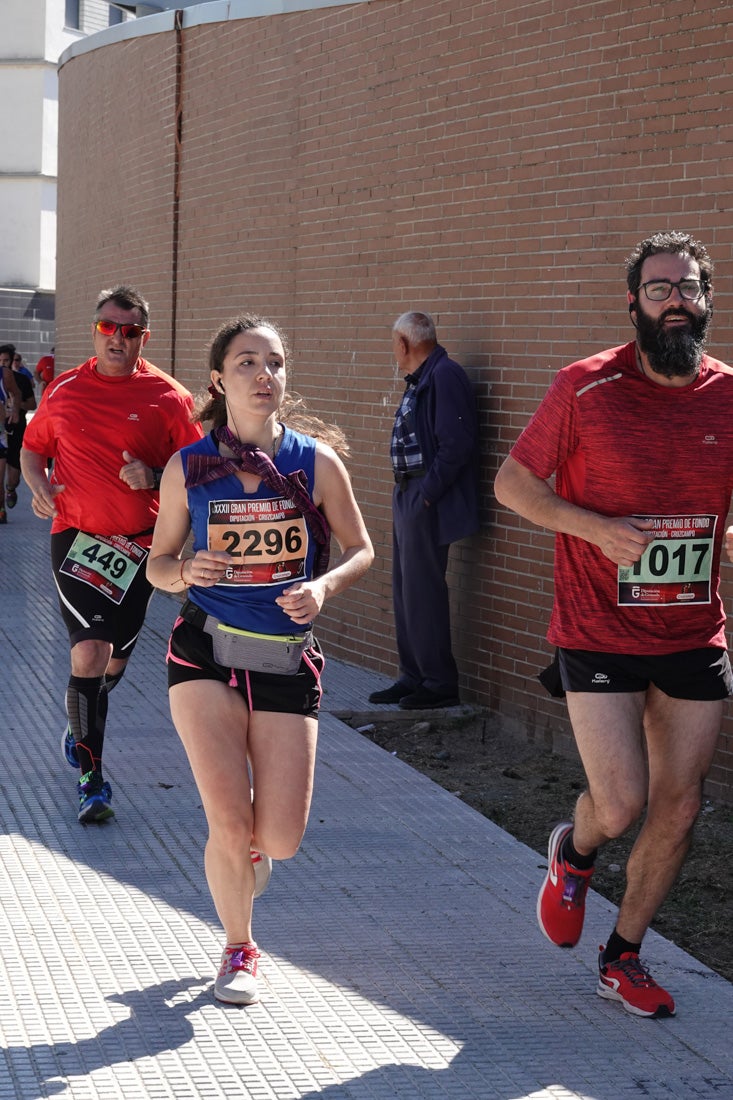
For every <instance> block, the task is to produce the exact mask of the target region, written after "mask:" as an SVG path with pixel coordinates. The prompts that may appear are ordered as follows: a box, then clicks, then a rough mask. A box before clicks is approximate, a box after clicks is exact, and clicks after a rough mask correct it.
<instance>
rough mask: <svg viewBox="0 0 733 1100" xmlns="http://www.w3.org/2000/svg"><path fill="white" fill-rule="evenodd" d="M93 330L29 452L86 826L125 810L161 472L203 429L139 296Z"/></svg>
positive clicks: (66, 738)
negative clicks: (123, 741) (124, 749)
mask: <svg viewBox="0 0 733 1100" xmlns="http://www.w3.org/2000/svg"><path fill="white" fill-rule="evenodd" d="M91 333H92V341H93V345H94V355H93V356H92V357H91V359H87V361H86V362H85V363H82V364H81V366H78V367H74V368H73V369H72V370H68V371H64V372H63V374H61V375H59V376H58V377H57V378H56V379H55V380H54V381H53V382H51V383H50V385H49V386H48V387H47V388H46V390H45V391H44V393H43V396H42V398H41V403H40V405H39V408H38V411H37V412H36V413H35V415H34V416H33V418H32V419H31V421H30V423H29V424H28V427H27V428H26V433H25V439H24V441H23V448H22V451H21V468H22V471H23V477H24V478H25V481H26V484H27V485H28V488H29V489H30V491H31V493H32V494H33V498H32V502H31V506H32V508H33V511H34V513H35V514H36V515H37V516H39V517H40V518H41V519H50V520H51V521H52V524H51V565H52V569H53V576H54V580H55V582H56V587H57V589H58V593H59V607H60V610H61V615H62V618H63V620H64V623H65V625H66V628H67V630H68V633H69V643H70V649H71V675H70V677H69V682H68V686H67V689H66V712H67V716H68V726H67V728H66V729H65V731H64V734H63V753H64V757H65V759H66V760H67V761H68V763H69V764H71V765H72V766H73V767H76V768H78V769H79V770H80V773H81V775H80V778H79V781H78V784H77V795H78V811H77V816H78V819H79V821H80V822H81V823H82V824H85V825H86V824H89V823H91V822H99V821H105V820H106V819H107V818H109V817H111V816H112V815H113V813H114V811H113V809H112V805H111V802H112V789H111V786H110V784H109V782H107V780H106V779H105V778H104V774H103V770H102V750H103V746H104V735H105V726H106V721H107V706H108V697H109V693H110V691H112V689H113V688H114V687H115V685H116V684H118V683H119V681H120V680H121V678H122V676H123V674H124V672H125V669H126V667H127V662H128V661H129V659H130V656H131V654H132V651H133V649H134V648H135V643H136V641H137V638H138V635H139V633H140V630H141V629H142V625H143V622H144V619H145V612H146V610H147V607H148V603H149V602H150V597H151V595H152V587H151V586H150V584H149V583H148V580H147V578H146V576H145V561H146V559H147V556H148V549H149V547H150V542H151V539H152V535H153V527H154V524H155V517H156V516H157V514H158V500H159V496H158V487H159V484H160V475H161V473H162V470H163V467H164V466H165V463H166V462H167V461H168V459H169V458H170V456H171V455H172V454H173V453H174V452H175V451H177V450H178V449H179V448H180V447H183V446H185V445H186V444H187V443H191V442H193V440H195V439H199V438H200V436H201V429H200V428H199V427H198V426H197V425H194V424H193V423H192V419H191V418H192V414H193V399H192V397H191V395H190V393H189V392H188V390H186V389H184V387H183V386H181V385H180V383H178V382H176V380H175V379H174V378H171V377H170V376H169V375H167V374H165V373H164V372H163V371H162V370H159V369H158V368H157V367H155V366H153V364H152V363H149V362H148V361H147V360H146V359H144V358H143V357H142V351H143V348H144V347H145V345H146V344H147V342H148V340H149V339H150V328H149V307H148V303H147V301H146V300H145V299H144V298H143V297H142V295H141V294H140V293H139V291H137V290H136V289H135V288H134V287H131V286H124V285H120V286H116V287H112V288H111V289H109V290H103V291H102V292H101V293H100V295H99V298H98V300H97V303H96V308H95V311H94V320H93V321H92V325H91ZM49 457H50V458H52V459H53V470H52V473H51V475H50V478H49V477H47V475H46V461H47V459H48V458H49Z"/></svg>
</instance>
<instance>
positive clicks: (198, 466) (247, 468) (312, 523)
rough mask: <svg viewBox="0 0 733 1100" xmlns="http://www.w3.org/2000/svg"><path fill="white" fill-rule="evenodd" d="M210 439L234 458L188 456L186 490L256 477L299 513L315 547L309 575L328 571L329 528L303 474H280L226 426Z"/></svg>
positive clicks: (254, 448) (259, 451)
mask: <svg viewBox="0 0 733 1100" xmlns="http://www.w3.org/2000/svg"><path fill="white" fill-rule="evenodd" d="M212 435H213V437H214V439H215V440H216V441H217V443H220V444H223V445H224V446H225V447H227V448H228V449H229V450H230V451H231V452H232V454H233V455H234V457H233V458H227V457H225V456H224V455H220V454H218V455H198V454H191V455H189V456H188V462H187V464H186V488H187V489H192V488H194V487H195V486H197V485H206V484H207V483H208V482H210V481H216V480H217V478H220V477H227V476H228V475H229V474H238V473H240V472H241V471H244V472H245V473H248V474H256V475H257V477H259V478H260V480H261V481H264V483H265V485H266V486H267V487H268V489H272V491H273V492H274V493H277V495H278V496H281V497H284V498H285V499H286V500H292V501H293V503H294V504H295V505H296V506H297V507H298V508H299V509H300V511H301V512H302V513H303V516H304V517H305V522H306V523H307V525H308V530H309V531H310V533H311V535H312V537H313V539H314V540H315V543H316V556H315V560H314V562H313V575H314V576H315V577H318V576H320V575H321V573H325V572H326V570H327V569H328V559H329V556H330V549H331V528H330V527H329V526H328V521H327V520H326V517H325V516H324V515H323V513H322V512H321V511H320V510H319V509H318V508H316V506H315V504H314V503H313V501H312V500H311V498H310V494H309V492H308V478H307V477H306V473H305V470H295V471H294V472H293V473H292V474H281V473H280V471H279V470H278V468H277V466H276V465H275V463H274V462H273V461H272V459H271V458H270V456H269V455H266V454H265V452H264V451H261V450H260V449H259V447H255V446H254V445H253V444H251V443H240V442H239V440H238V439H237V437H236V436H235V435H233V434H232V432H231V431H230V430H229V428H228V427H227V425H226V424H222V426H221V427H220V428H216V429H215V430H214V431H213V432H212Z"/></svg>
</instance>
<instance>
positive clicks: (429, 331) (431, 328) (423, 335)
mask: <svg viewBox="0 0 733 1100" xmlns="http://www.w3.org/2000/svg"><path fill="white" fill-rule="evenodd" d="M392 332H396V333H397V334H398V335H399V336H402V337H403V339H405V340H407V343H408V344H409V345H410V347H413V348H419V347H422V346H423V344H437V342H438V337H437V335H436V332H435V321H434V320H433V318H432V317H431V316H430V314H429V313H418V312H416V311H415V310H410V312H409V313H403V314H402V316H401V317H398V318H397V320H396V321H395V323H394V325H393V326H392Z"/></svg>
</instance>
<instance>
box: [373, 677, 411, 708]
mask: <svg viewBox="0 0 733 1100" xmlns="http://www.w3.org/2000/svg"><path fill="white" fill-rule="evenodd" d="M412 690H413V689H412V688H411V687H408V686H407V684H401V683H400V682H399V680H398V681H397V683H396V684H392V687H388V688H385V689H384V691H373V692H372V693H371V695H370V696H369V702H370V703H399V701H400V699H404V697H405V696H406V695H409V694H410V692H411V691H412Z"/></svg>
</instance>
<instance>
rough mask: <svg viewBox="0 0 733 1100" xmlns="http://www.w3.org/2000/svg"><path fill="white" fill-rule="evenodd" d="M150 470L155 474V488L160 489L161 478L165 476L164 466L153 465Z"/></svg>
mask: <svg viewBox="0 0 733 1100" xmlns="http://www.w3.org/2000/svg"><path fill="white" fill-rule="evenodd" d="M150 472H151V474H152V475H153V489H155V490H158V489H160V479H161V478H162V476H163V467H162V466H151V467H150Z"/></svg>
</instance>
